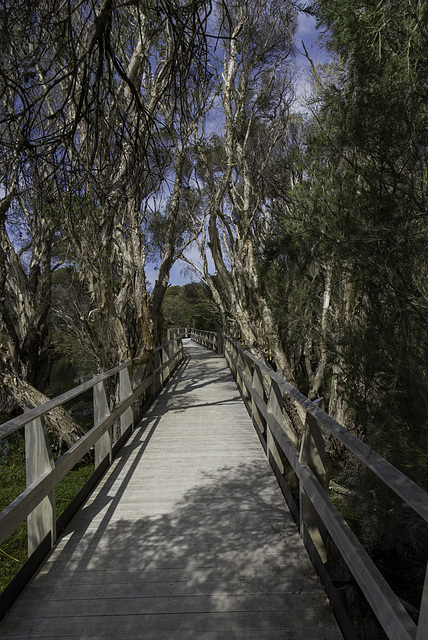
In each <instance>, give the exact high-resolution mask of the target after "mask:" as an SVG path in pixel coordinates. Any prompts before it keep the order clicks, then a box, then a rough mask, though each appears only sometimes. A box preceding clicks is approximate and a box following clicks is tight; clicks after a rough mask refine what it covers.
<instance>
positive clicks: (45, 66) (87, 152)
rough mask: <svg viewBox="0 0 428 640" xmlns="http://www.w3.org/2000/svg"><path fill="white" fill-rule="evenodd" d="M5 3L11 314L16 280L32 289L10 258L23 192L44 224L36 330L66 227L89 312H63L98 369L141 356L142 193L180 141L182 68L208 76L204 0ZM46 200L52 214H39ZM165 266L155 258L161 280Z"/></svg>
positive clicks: (145, 220)
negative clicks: (173, 140) (176, 131)
mask: <svg viewBox="0 0 428 640" xmlns="http://www.w3.org/2000/svg"><path fill="white" fill-rule="evenodd" d="M2 9H3V15H4V17H5V20H4V22H3V27H2V29H3V30H2V35H3V38H2V43H1V45H0V46H1V54H2V65H1V68H0V96H1V102H0V127H1V130H2V136H1V145H2V150H3V152H4V153H3V154H2V163H1V178H0V184H1V188H2V190H3V191H4V193H5V197H4V199H3V201H2V208H1V211H2V217H3V228H2V249H3V261H2V274H1V275H2V283H3V291H6V290H7V286H9V285H6V278H9V277H10V276H11V274H12V271H13V270H14V273H15V276H16V277H15V276H14V277H15V280H16V282H14V281H13V280H12V279H10V278H9V279H10V283H11V285H12V284H13V286H14V295H15V301H14V303H13V304H15V310H14V311H12V313H14V314H15V316H17V314H18V315H19V310H18V311H17V309H18V306H19V304H21V302H20V300H21V297H22V295H24V294H25V295H26V293H25V291H24V289H23V287H24V288H25V287H27V289H28V290H30V289H31V294H32V295H36V297H37V295H39V294H38V293H37V292H36V291H35V289H34V286H33V285H30V286H27V284H25V278H24V277H23V274H25V275H27V273H26V272H25V268H26V267H25V265H24V267H23V265H22V264H21V265H19V264H18V262H19V259H20V258H23V257H25V252H24V251H20V250H18V253H17V251H16V250H15V244H14V242H15V235H14V234H15V227H14V226H13V220H12V217H11V212H12V211H13V208H14V207H15V208H16V206H17V205H16V203H17V202H18V201H19V202H20V205H21V206H22V203H23V202H24V199H25V198H28V197H29V196H28V194H31V199H32V211H31V213H30V215H31V216H32V219H34V220H36V219H37V220H41V221H42V223H41V224H33V225H32V226H31V234H30V235H29V245H28V250H27V254H28V251H30V249H31V248H32V249H33V253H34V256H36V257H35V258H34V268H33V267H30V272H31V273H30V274H29V275H30V276H31V275H32V274H35V273H37V274H38V280H37V282H38V283H39V284H40V286H42V284H43V287H44V292H43V305H44V306H43V310H39V311H34V313H33V312H32V319H30V320H27V324H28V322H30V323H31V324H32V331H33V335H36V334H37V336H41V337H43V336H44V335H45V333H46V319H47V314H48V311H49V309H50V276H49V274H50V272H51V270H52V268H53V267H54V262H53V257H52V256H53V245H54V243H55V242H56V241H57V240H58V234H60V233H61V238H62V240H61V242H62V246H63V251H64V256H65V258H66V260H67V261H68V263H69V264H70V263H71V264H74V265H76V271H77V273H78V274H79V277H80V278H81V280H82V283H83V284H84V288H85V289H86V294H87V295H88V296H89V299H90V300H91V308H90V309H89V311H88V313H87V315H80V316H76V314H71V315H70V314H67V313H62V321H63V322H65V321H68V320H71V321H72V323H73V324H72V325H71V326H70V327H69V329H70V331H75V332H76V333H77V334H79V332H80V331H81V330H84V331H85V332H86V335H87V337H88V344H90V345H91V348H92V352H93V357H94V359H95V361H96V362H97V363H98V367H99V368H109V367H111V366H112V365H113V364H116V363H117V362H118V360H124V359H129V358H130V357H133V358H135V359H136V361H139V362H140V363H141V364H142V365H143V366H150V361H151V358H150V352H151V350H152V349H153V347H154V344H155V340H156V335H155V330H154V326H153V318H152V316H151V307H150V300H149V293H148V290H147V286H146V281H145V262H146V260H147V256H148V253H149V248H148V245H147V239H148V237H150V236H149V235H147V233H146V232H147V231H148V229H149V226H150V202H151V198H152V195H153V193H155V192H156V191H158V190H159V189H160V185H161V184H162V182H163V180H164V178H165V175H166V169H167V167H168V165H169V164H170V163H171V159H172V158H173V159H174V160H175V161H177V162H179V155H180V154H178V153H177V149H175V156H174V155H173V154H170V153H169V148H168V144H169V142H168V140H169V139H170V133H169V132H168V128H169V127H170V126H171V124H173V125H175V123H176V122H177V118H178V119H179V118H180V117H181V116H180V114H182V111H181V108H182V106H183V105H184V103H185V100H184V98H183V89H184V87H185V86H186V83H187V84H188V83H189V82H190V80H191V79H193V81H194V82H195V78H197V81H198V83H199V85H200V86H202V84H203V81H204V69H205V66H204V64H205V48H206V38H205V23H206V20H207V17H208V15H209V12H210V4H209V3H205V2H196V3H192V4H191V5H189V4H186V3H184V2H183V3H176V2H165V3H163V4H162V5H161V6H156V7H155V6H153V5H152V3H151V2H148V3H137V4H135V3H134V4H130V5H116V3H115V2H113V1H112V0H103V1H102V2H100V3H95V4H94V3H88V2H82V3H79V4H78V5H74V4H67V3H66V4H63V5H61V6H60V7H58V6H57V4H56V3H54V2H51V1H48V2H45V1H43V2H38V1H37V0H36V2H34V3H30V4H28V5H22V4H16V3H14V2H11V1H5V2H4V3H3V6H2ZM162 104H164V105H165V104H168V109H169V111H168V113H166V111H165V110H163V111H162V109H161V105H162ZM198 113H200V112H198ZM183 117H185V116H183ZM195 117H196V116H195ZM189 126H190V125H189ZM187 141H188V139H186V141H185V143H186V144H187ZM180 153H181V150H180ZM182 153H183V157H184V155H185V150H184V148H183V150H182ZM180 171H181V170H180V169H178V173H180ZM24 186H25V188H24ZM24 191H25V193H24ZM36 203H37V207H36ZM48 209H49V211H50V212H55V215H54V216H52V215H51V214H49V216H47V215H46V211H47V210H48ZM35 212H36V213H35ZM27 217H28V216H27ZM59 220H60V221H61V228H59V226H56V223H57V222H58V221H59ZM171 227H172V231H171V232H170V234H169V235H170V242H169V244H168V246H167V247H166V250H167V251H168V252H169V254H170V255H171V256H174V255H175V247H176V245H177V242H178V240H179V237H180V233H179V232H178V231H177V229H175V231H174V228H175V227H177V224H176V222H174V221H171ZM16 256H18V260H17V259H16ZM37 260H38V262H37ZM171 264H172V263H171V260H170V259H167V260H165V261H164V262H163V263H162V265H163V266H162V270H163V273H162V277H161V281H162V283H164V281H165V277H166V274H167V272H168V270H169V269H170V266H171ZM18 267H19V268H18ZM18 276H19V278H18ZM18 280H19V282H18ZM33 280H34V277H33ZM160 293H161V295H158V296H157V301H156V303H155V304H154V307H153V308H154V310H156V309H158V308H159V305H160V302H161V297H162V291H161V292H160ZM7 295H8V300H7V303H5V304H4V305H3V316H2V321H3V323H4V326H5V327H7V330H8V332H9V334H10V335H9V338H10V336H12V324H13V321H12V322H11V321H10V320H9V319H8V313H10V312H11V309H12V307H13V305H12V303H11V300H12V296H11V294H10V286H9V290H8V292H7ZM27 297H28V296H27ZM39 297H40V296H39ZM5 299H6V298H5ZM26 304H27V303H26ZM27 307H28V304H27ZM35 314H38V319H37V322H38V324H36V323H35V322H34V317H35ZM76 320H78V321H79V322H80V328H78V327H76V326H75V324H74V323H75V322H76ZM13 337H14V336H12V338H13ZM20 341H21V342H22V345H21V346H20V348H19V349H17V347H16V344H17V343H18V342H19V340H16V339H15V341H14V340H13V339H8V344H7V350H6V352H5V359H6V360H8V362H11V361H14V363H15V364H16V366H15V364H14V367H15V368H14V376H15V377H14V380H15V383H14V387H15V388H18V387H19V386H21V382H22V383H25V385H27V386H28V385H29V386H30V387H31V384H30V382H29V380H28V379H27V377H28V376H27V374H28V371H29V369H30V367H29V363H28V362H25V356H26V350H25V349H24V348H23V345H24V343H25V337H22V339H21V338H20ZM27 342H28V340H27ZM31 344H32V345H33V346H34V348H33V351H35V350H37V349H35V341H34V340H31ZM31 366H32V368H36V369H37V368H38V367H39V368H40V367H41V366H42V363H41V362H39V363H38V364H37V366H35V367H33V365H31ZM12 386H13V385H12Z"/></svg>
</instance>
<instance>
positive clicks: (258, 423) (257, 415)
mask: <svg viewBox="0 0 428 640" xmlns="http://www.w3.org/2000/svg"><path fill="white" fill-rule="evenodd" d="M255 394H257V395H259V396H260V398H261V399H262V400H263V399H264V388H263V374H262V371H261V369H260V367H259V366H258V365H257V364H255V365H254V371H253V380H252V393H251V416H252V418H253V425H254V426H255V428H256V430H257V431H258V432H259V434H260V435H265V422H264V420H263V416H262V413H261V412H260V411H259V409H258V407H257V404H256V401H255V398H254V395H255Z"/></svg>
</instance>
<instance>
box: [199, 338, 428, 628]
mask: <svg viewBox="0 0 428 640" xmlns="http://www.w3.org/2000/svg"><path fill="white" fill-rule="evenodd" d="M191 337H192V338H193V339H194V340H196V341H197V342H199V343H200V344H202V345H204V346H206V347H207V348H210V349H213V350H214V351H218V345H219V344H221V345H222V349H223V351H224V356H225V358H226V360H227V363H228V366H229V368H230V370H231V372H232V374H233V376H234V379H235V381H236V383H237V386H238V388H239V390H240V393H241V396H242V399H243V401H244V403H245V405H246V407H247V410H248V412H249V414H250V415H251V417H252V420H253V424H254V426H255V428H256V430H257V432H258V435H259V438H260V441H261V442H262V444H263V447H264V449H265V452H266V455H267V457H268V459H269V461H270V463H271V465H272V468H273V470H274V472H275V474H276V476H277V479H278V482H279V484H280V486H281V489H282V490H283V493H284V495H285V497H286V498H287V500H288V501H289V502H290V503H293V498H292V495H291V492H290V489H289V487H288V486H287V483H286V480H285V466H284V464H285V462H286V461H287V462H288V464H289V465H290V466H291V468H292V469H293V472H294V474H295V475H296V476H297V479H298V484H299V508H298V509H297V508H296V505H295V504H290V507H291V508H292V511H293V512H294V514H295V515H296V516H297V515H298V517H299V527H300V533H301V536H302V538H303V539H304V541H305V543H306V546H307V548H308V550H309V551H310V553H311V555H312V556H313V559H315V564H316V566H317V568H319V569H320V572H321V573H325V569H323V566H324V565H325V563H326V562H327V559H328V558H327V545H326V535H325V533H326V532H328V534H329V535H330V537H331V539H332V540H333V542H334V544H335V545H336V547H337V549H338V550H339V552H340V554H341V556H342V558H343V559H344V561H345V563H346V565H347V567H348V569H349V571H350V572H351V574H352V575H353V577H354V579H355V581H356V582H357V584H358V585H359V587H360V589H361V591H362V593H363V595H364V597H365V598H366V600H367V602H368V603H369V605H370V607H371V609H372V610H373V612H374V614H375V616H376V617H377V619H378V620H379V622H380V624H381V626H382V627H383V629H384V631H385V633H386V635H387V637H388V638H389V639H390V640H415V639H416V640H424V639H425V640H426V639H427V638H428V571H427V574H426V576H427V577H426V579H425V586H424V592H423V597H422V604H421V610H420V614H419V622H418V625H416V624H415V623H414V621H413V620H412V618H411V617H410V616H409V614H408V613H407V611H406V609H405V607H404V606H403V604H402V602H401V600H400V599H399V598H398V597H397V596H396V594H395V593H394V591H393V590H392V589H391V587H390V586H389V584H388V583H387V581H386V580H385V578H384V577H383V576H382V574H381V573H380V571H379V570H378V568H377V566H376V565H375V563H374V562H373V561H372V559H371V558H370V557H369V555H368V554H367V552H366V551H365V549H364V547H363V546H362V544H361V543H360V542H359V540H358V539H357V537H356V536H355V535H354V533H353V532H352V531H351V529H350V527H349V525H348V524H347V522H346V520H345V519H344V518H343V516H342V515H341V513H340V512H339V510H338V509H337V508H336V507H335V505H334V504H333V502H332V501H331V499H330V497H329V496H328V494H327V491H326V469H325V439H324V433H326V434H330V435H331V436H333V437H334V438H336V439H337V440H338V441H339V442H341V443H342V445H344V446H345V447H346V449H348V451H350V452H351V453H352V454H353V455H355V456H356V457H357V458H358V460H360V462H361V463H362V464H363V465H365V466H366V467H367V468H368V469H370V470H371V471H372V472H373V473H374V474H375V475H376V476H377V477H378V478H379V479H380V480H381V481H382V482H383V483H384V484H385V485H386V486H388V487H389V488H390V489H391V490H392V491H393V492H394V493H395V494H396V495H397V496H399V497H400V498H401V500H403V501H404V502H405V503H406V504H407V505H408V506H409V507H411V508H412V509H413V510H414V511H415V512H416V513H417V514H419V516H420V517H422V518H423V519H424V520H426V521H427V522H428V494H427V493H426V492H425V491H424V490H423V489H422V488H421V487H419V486H418V485H417V484H415V483H414V482H413V481H412V480H410V479H409V478H408V477H407V476H405V475H404V474H403V473H401V472H400V471H399V470H398V469H396V468H395V467H394V466H393V465H391V464H390V463H389V462H387V460H385V459H384V458H382V457H381V456H380V455H379V454H377V453H376V452H374V451H373V450H371V449H370V448H369V447H368V446H367V445H366V444H365V443H364V442H362V441H361V440H359V439H358V438H357V437H356V436H355V435H354V434H352V433H351V432H349V431H348V430H347V429H345V428H344V427H343V426H342V425H341V424H340V423H338V422H337V421H336V420H334V419H333V418H332V417H330V416H329V415H328V414H327V413H325V412H324V411H323V410H322V409H321V408H320V407H319V406H318V405H317V403H314V402H311V401H310V400H309V399H308V398H306V397H305V396H304V395H303V394H301V393H300V392H299V391H297V389H295V388H294V387H292V386H291V385H290V384H289V383H287V382H286V381H285V380H284V379H283V378H282V377H281V376H280V375H279V374H277V373H275V372H274V371H272V369H270V368H269V367H268V366H267V365H266V364H265V363H264V362H262V361H261V360H259V359H258V358H256V357H254V356H253V355H252V354H251V353H250V352H249V351H247V350H245V349H244V348H243V347H241V346H240V345H239V344H238V343H236V342H235V341H234V340H233V339H232V338H230V337H228V336H226V335H225V336H223V337H222V338H220V337H219V334H214V333H213V332H203V331H200V330H198V331H195V330H192V334H191ZM285 400H287V402H290V401H291V402H292V403H293V404H294V406H295V407H296V409H298V411H297V413H298V415H300V416H302V415H303V416H304V433H303V436H302V442H301V446H300V450H298V449H297V448H296V446H295V445H294V444H293V442H292V440H291V439H290V438H289V437H288V435H287V433H286V430H285V429H284V424H285V421H286V420H287V419H288V417H287V416H285V414H284V401H285ZM323 432H324V433H323ZM327 591H329V589H327ZM332 591H333V587H332V583H331V582H330V593H329V595H331V596H335V594H333V593H332ZM339 623H342V624H341V626H342V630H344V628H345V627H347V632H348V633H347V634H345V635H347V636H348V637H349V635H351V636H352V633H353V632H352V630H350V629H349V622H348V621H346V620H345V619H342V620H339ZM354 637H355V636H354Z"/></svg>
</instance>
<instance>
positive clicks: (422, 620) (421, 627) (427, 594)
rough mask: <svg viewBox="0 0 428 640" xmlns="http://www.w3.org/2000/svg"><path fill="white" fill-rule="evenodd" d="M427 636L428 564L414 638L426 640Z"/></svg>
mask: <svg viewBox="0 0 428 640" xmlns="http://www.w3.org/2000/svg"><path fill="white" fill-rule="evenodd" d="M427 638H428V566H427V570H426V573H425V584H424V590H423V593H422V601H421V609H420V612H419V621H418V630H417V632H416V640H426V639H427Z"/></svg>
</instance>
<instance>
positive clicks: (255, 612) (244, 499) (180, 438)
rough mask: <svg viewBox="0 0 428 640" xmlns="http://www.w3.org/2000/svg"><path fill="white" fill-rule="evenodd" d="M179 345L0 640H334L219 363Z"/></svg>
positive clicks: (324, 604)
mask: <svg viewBox="0 0 428 640" xmlns="http://www.w3.org/2000/svg"><path fill="white" fill-rule="evenodd" d="M185 345H186V352H187V354H188V358H187V359H186V362H185V364H184V365H183V366H182V367H181V368H180V370H179V371H178V373H177V374H176V376H175V378H174V379H173V380H172V382H171V383H170V385H169V386H168V387H167V389H166V390H165V391H164V392H163V393H162V394H161V395H160V396H159V397H158V399H157V401H156V402H155V404H154V405H153V407H152V409H151V410H150V411H149V412H148V414H147V415H146V417H145V418H144V420H143V422H142V425H141V427H139V428H137V429H136V431H135V433H134V435H133V436H132V438H131V439H130V441H129V442H128V444H127V445H126V446H125V447H124V448H123V450H122V452H121V454H120V455H119V457H118V458H117V459H116V461H115V462H114V464H113V465H112V467H111V468H110V470H109V471H108V473H107V474H106V476H104V478H103V480H102V481H101V483H100V484H99V485H98V487H97V489H96V490H95V492H94V493H93V495H92V496H91V497H90V499H89V500H88V501H87V503H86V504H85V506H84V508H83V509H82V510H81V511H80V512H79V513H78V514H77V516H76V517H75V518H74V520H73V521H72V522H71V525H70V526H69V527H68V529H67V530H66V532H65V533H64V535H63V536H62V537H61V539H60V540H59V542H58V544H57V545H56V546H55V548H54V549H53V551H52V552H51V554H50V555H49V556H48V559H47V561H46V562H45V564H44V565H43V566H42V568H41V570H40V571H39V573H38V574H37V575H36V576H35V578H33V580H32V582H31V583H30V584H29V586H28V587H27V589H26V591H25V592H24V593H23V594H22V595H21V597H20V598H19V599H18V601H17V602H16V604H15V606H14V607H13V608H12V609H11V610H10V612H9V613H8V614H7V615H6V617H5V618H4V620H3V622H2V623H1V624H0V638H15V639H16V638H44V639H48V638H61V639H62V640H72V639H73V640H76V639H77V638H79V639H80V640H97V639H103V640H109V639H111V640H113V639H115V640H117V639H118V638H120V639H122V638H124V639H125V640H136V639H137V638H138V639H142V640H161V639H167V640H188V639H192V640H220V639H221V640H238V639H239V640H246V639H247V638H258V639H260V640H279V639H280V638H281V639H286V640H321V639H322V640H340V639H341V638H342V635H341V633H340V631H339V630H338V627H337V624H336V621H335V619H334V617H333V615H332V613H331V611H330V607H329V604H328V601H327V599H326V596H325V594H324V591H323V589H322V587H321V585H320V582H319V580H318V578H316V576H315V575H314V572H313V570H312V565H311V563H310V560H309V558H308V556H307V555H306V552H305V550H304V547H303V544H302V542H301V540H300V537H299V535H298V533H297V531H296V528H295V525H294V523H293V520H292V518H291V515H290V514H289V512H288V510H287V508H286V506H285V503H284V500H283V497H282V494H281V492H280V490H279V488H278V485H277V483H276V480H275V478H274V475H273V473H272V471H271V470H270V467H269V465H268V462H267V460H266V458H265V456H264V453H263V450H262V447H261V445H260V443H259V441H258V438H257V435H256V433H255V431H254V429H253V427H252V424H251V420H250V418H249V417H248V414H247V412H246V410H245V407H244V405H243V403H242V402H241V400H240V398H239V394H238V391H237V389H236V387H235V385H234V382H233V379H232V376H231V374H230V373H229V371H228V369H227V368H226V363H225V360H224V359H223V358H221V357H220V356H217V355H216V354H214V353H211V352H209V351H207V350H205V349H204V348H203V347H200V346H198V345H196V344H195V343H190V342H188V341H185Z"/></svg>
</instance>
